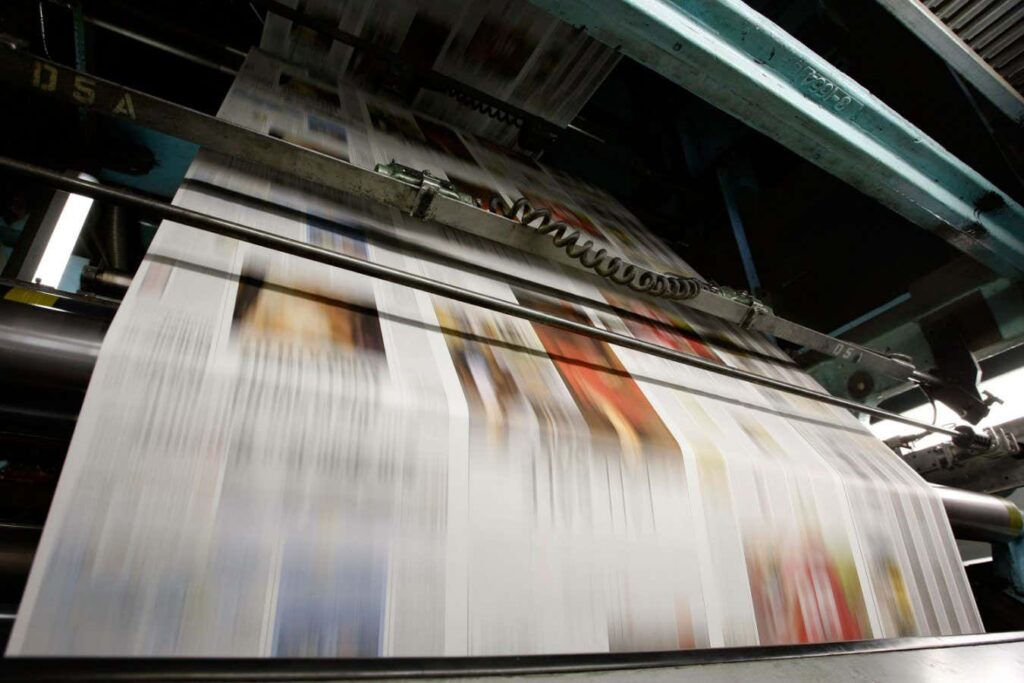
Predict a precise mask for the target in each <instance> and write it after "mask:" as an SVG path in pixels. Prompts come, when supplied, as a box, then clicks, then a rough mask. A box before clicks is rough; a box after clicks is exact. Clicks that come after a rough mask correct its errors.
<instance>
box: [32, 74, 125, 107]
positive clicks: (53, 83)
mask: <svg viewBox="0 0 1024 683" xmlns="http://www.w3.org/2000/svg"><path fill="white" fill-rule="evenodd" d="M60 81H61V72H60V71H59V70H58V69H57V67H55V66H53V65H52V64H47V63H45V62H40V61H36V62H34V63H33V65H32V87H34V88H38V89H39V90H42V91H43V92H48V93H55V92H56V91H57V86H58V84H59V83H60ZM66 82H67V81H65V83H66ZM97 85H98V84H97V83H96V81H95V80H93V79H92V78H89V77H88V76H83V75H82V74H75V75H74V76H73V77H71V90H70V94H71V99H72V100H74V101H75V102H77V103H78V104H81V105H85V106H93V105H96V106H97V108H100V109H105V108H109V110H110V112H111V113H113V114H116V115H118V116H124V117H127V118H129V119H134V118H135V103H134V102H133V101H132V96H131V94H130V93H127V92H121V91H118V90H113V91H111V90H104V91H103V94H104V95H105V97H104V98H101V101H100V102H99V103H98V104H97V90H96V88H97ZM64 95H65V96H66V95H67V90H66V89H65V91H64ZM111 101H112V102H113V103H112V104H110V102H111Z"/></svg>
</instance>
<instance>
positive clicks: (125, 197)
mask: <svg viewBox="0 0 1024 683" xmlns="http://www.w3.org/2000/svg"><path fill="white" fill-rule="evenodd" d="M0 168H2V169H6V170H8V171H13V172H16V173H19V174H22V175H26V176H29V177H33V178H36V179H38V180H41V181H44V182H46V183H48V184H50V185H53V186H54V187H57V188H60V189H63V190H66V191H68V192H74V193H77V194H83V195H86V196H90V197H93V198H96V199H103V200H106V201H109V202H112V203H120V204H127V205H131V206H136V207H139V208H143V209H146V210H148V211H150V212H152V213H153V214H154V215H158V216H160V217H161V218H164V219H166V220H170V221H174V222H178V223H181V224H183V225H188V226H192V227H195V228H199V229H201V230H206V231H207V232H212V233H214V234H218V235H222V236H224V237H230V238H233V239H237V240H241V241H243V242H248V243H249V244H254V245H256V246H260V247H266V248H268V249H273V250H275V251H280V252H282V253H285V254H291V255H293V256H299V257H302V258H307V259H310V260H312V261H316V262H319V263H325V264H327V265H331V266H335V267H338V268H344V269H346V270H350V271H353V272H356V273H360V274H362V275H367V276H369V277H374V278H379V279H382V280H387V281H389V282H394V283H396V284H399V285H403V286H406V287H411V288H413V289H418V290H421V291H424V292H428V293H430V294H436V295H438V296H442V297H446V298H449V299H454V300H456V301H461V302H463V303H467V304H472V305H475V306H480V307H482V308H487V309H489V310H492V311H497V312H499V313H504V314H506V315H511V316H513V317H516V318H522V319H523V320H529V321H530V322H534V323H539V324H542V325H550V326H552V327H557V328H560V329H563V330H567V331H569V332H574V333H577V334H582V335H586V336H590V337H594V338H596V339H600V340H601V341H604V342H607V343H609V344H615V345H617V346H621V347H624V348H628V349H633V350H635V351H641V352H643V353H649V354H651V355H654V356H658V357H660V358H665V359H667V360H671V361H675V362H678V363H682V364H684V365H689V366H692V367H696V368H700V369H702V370H707V371H709V372H712V373H714V374H718V375H723V376H726V377H732V378H734V379H739V380H743V381H746V382H750V383H752V384H757V385H760V386H763V387H767V388H769V389H775V390H778V391H782V392H785V393H789V394H794V395H796V396H802V397H804V398H808V399H811V400H815V401H819V402H821V403H827V404H829V405H834V406H837V407H840V408H846V409H847V410H852V411H855V412H859V413H866V414H868V415H872V416H875V417H880V418H883V419H888V420H894V421H896V422H900V423H903V424H907V425H910V426H913V427H916V428H918V429H923V430H926V431H929V432H934V433H938V434H945V435H947V436H957V435H958V434H959V432H957V431H956V430H953V429H948V428H945V427H937V426H935V425H931V424H928V423H926V422H921V421H918V420H913V419H911V418H908V417H904V416H903V415H898V414H896V413H890V412H888V411H886V410H881V409H879V408H874V407H871V406H866V405H862V404H860V403H857V402H856V401H850V400H848V399H843V398H838V397H836V396H832V395H831V394H825V393H821V392H818V391H814V390H812V389H807V388H806V387H801V386H797V385H794V384H789V383H787V382H782V381H779V380H776V379H771V378H769V377H764V376H762V375H758V374H755V373H752V372H747V371H745V370H741V369H739V368H732V367H727V366H724V365H719V364H717V363H713V362H711V361H708V360H705V359H703V358H698V357H696V356H688V355H686V354H684V353H680V352H678V351H675V350H673V349H669V348H666V347H664V346H659V345H657V344H651V343H648V342H645V341H640V340H638V339H634V338H632V337H627V336H625V335H621V334H617V333H615V332H609V331H607V330H602V329H599V328H596V327H592V326H590V325H585V324H582V323H578V322H574V321H570V320H565V319H563V318H559V317H557V316H553V315H549V314H547V313H542V312H540V311H535V310H532V309H530V308H526V307H524V306H520V305H519V304H514V303H511V302H509V301H505V300H504V299H499V298H496V297H492V296H487V295H484V294H478V293H477V292H473V291H470V290H467V289H463V288H461V287H455V286H453V285H448V284H445V283H442V282H438V281H436V280H431V279H429V278H425V277H422V276H419V275H415V274H413V273H407V272H405V271H401V270H397V269H395V268H390V267H388V266H384V265H381V264H378V263H372V262H370V261H365V260H363V259H358V258H354V257H352V256H348V255H345V254H340V253H338V252H335V251H331V250H329V249H323V248H321V247H317V246H313V245H310V244H306V243H304V242H299V241H297V240H292V239H288V238H286V237H281V236H280V235H275V234H273V233H269V232H265V231H263V230H259V229H256V228H252V227H249V226H245V225H240V224H238V223H233V222H231V221H226V220H223V219H220V218H216V217H214V216H209V215H206V214H203V213H199V212H196V211H192V210H189V209H184V208H181V207H178V206H173V205H171V204H166V203H164V202H160V201H156V200H153V199H149V198H147V197H142V196H140V195H136V194H133V193H131V192H126V191H124V190H117V189H114V188H110V187H104V186H102V185H97V184H94V183H89V182H85V181H82V180H78V179H76V178H71V177H68V176H64V175H61V174H59V173H55V172H54V171H51V170H48V169H45V168H42V167H39V166H35V165H33V164H27V163H24V162H21V161H16V160H14V159H10V158H7V157H0Z"/></svg>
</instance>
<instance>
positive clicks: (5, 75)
mask: <svg viewBox="0 0 1024 683" xmlns="http://www.w3.org/2000/svg"><path fill="white" fill-rule="evenodd" d="M0 82H3V83H5V84H7V85H11V86H15V87H20V88H25V89H28V90H30V91H32V92H34V93H37V94H41V95H45V96H48V97H52V98H55V99H57V100H60V101H63V102H66V103H68V104H72V105H76V106H79V107H83V108H86V109H88V110H90V111H92V112H95V113H98V114H101V115H104V116H108V117H112V118H121V119H125V120H129V121H132V122H134V123H137V124H140V125H143V126H146V127H148V128H151V129H153V130H156V131H159V132H162V133H165V134H168V135H172V136H175V137H178V138H181V139H184V140H188V141H191V142H194V143H196V144H198V145H200V146H201V147H204V148H206V149H209V150H212V151H215V152H218V153H221V154H225V155H227V156H230V157H233V158H235V159H239V160H241V161H245V162H249V163H254V164H257V165H260V166H263V167H267V168H269V169H271V170H273V171H277V172H281V173H285V174H289V175H291V176H294V177H296V178H299V179H301V180H303V181H307V182H311V183H315V184H318V185H321V186H324V187H327V188H330V189H334V190H338V191H342V192H347V193H349V194H352V195H356V196H358V197H363V198H367V199H371V200H373V201H376V202H379V203H382V204H385V205H387V206H390V207H394V208H397V209H399V210H401V211H403V212H404V213H407V214H409V215H413V216H416V217H418V218H421V219H423V220H432V221H436V222H438V223H441V224H443V225H447V226H450V227H453V228H458V229H460V230H463V231H465V232H468V233H471V234H474V235H477V236H480V237H483V238H485V239H490V240H494V241H497V242H501V243H503V244H506V245H509V246H511V247H514V248H517V249H521V250H524V251H527V252H529V253H532V254H537V255H540V256H543V257H545V258H547V259H549V260H552V261H555V262H558V263H561V264H564V265H568V266H570V267H573V268H576V269H580V270H584V271H586V270H587V269H586V268H585V267H584V266H582V265H581V264H580V263H579V261H577V260H576V259H574V258H571V257H570V256H569V255H567V254H566V253H565V252H564V251H562V250H558V249H553V248H551V245H550V240H549V239H548V238H546V237H545V236H544V235H542V234H539V233H537V232H536V231H534V230H532V229H530V228H528V227H525V226H524V225H523V224H522V223H521V222H519V221H516V220H512V219H510V218H506V217H505V216H502V215H499V214H498V213H493V212H490V211H485V210H483V209H480V208H478V207H476V206H474V205H472V204H470V203H467V202H466V201H464V200H463V199H461V198H459V196H458V194H459V193H457V192H455V193H453V192H443V191H439V188H438V187H437V186H436V184H433V183H429V182H424V180H425V178H420V179H419V180H417V179H416V178H414V177H410V178H404V179H403V178H397V177H394V174H387V173H378V172H374V171H369V170H365V169H362V168H359V167H358V166H354V165H352V164H350V163H347V162H345V161H342V160H341V159H337V158H335V157H331V156H328V155H326V154H322V153H319V152H315V151H312V150H308V149H306V148H304V147H300V146H298V145H295V144H292V143H289V142H286V141H284V140H280V139H277V138H274V137H271V136H269V135H264V134H263V133H261V132H258V131H255V130H250V129H248V128H244V127H242V126H239V125H236V124H233V123H230V122H228V121H225V120H222V119H218V118H215V117H213V116H208V115H206V114H203V113H200V112H197V111H194V110H191V109H188V108H186V107H182V106H180V105H177V104H174V103H172V102H168V101H166V100H162V99H159V98H156V97H153V96H151V95H147V94H145V93H142V92H139V91H137V90H132V89H129V88H125V87H122V86H120V85H117V84H115V83H112V82H110V81H105V80H103V79H101V78H96V77H94V76H90V75H88V74H84V73H81V72H78V71H75V70H74V69H71V68H68V67H64V66H61V65H58V64H55V63H54V62H51V61H48V60H45V59H41V58H37V57H34V56H32V55H30V54H27V53H24V52H20V51H16V50H4V51H3V52H0ZM588 272H589V271H588ZM681 303H684V304H685V305H687V306H688V307H690V308H693V309H695V310H698V311H701V312H703V313H707V314H710V315H713V316H716V317H718V318H721V319H723V320H726V321H729V322H732V323H736V324H739V325H741V326H742V327H744V328H746V329H751V330H756V331H759V332H763V333H766V334H769V335H772V336H775V337H777V338H779V339H784V340H786V341H789V342H792V343H794V344H798V345H801V346H805V347H807V348H810V349H813V350H815V351H818V352H821V353H824V354H827V355H829V356H833V357H836V358H840V359H843V360H846V361H849V362H850V363H853V364H855V365H858V366H860V367H863V368H865V369H866V370H868V371H872V372H878V373H881V374H885V375H888V376H891V377H895V378H898V379H901V380H905V381H911V382H917V383H921V384H928V385H940V384H942V380H940V379H939V378H937V377H934V376H932V375H930V374H928V373H925V372H922V371H920V370H918V369H916V368H915V367H914V365H913V364H912V363H910V362H907V361H906V360H904V359H902V358H897V357H890V356H888V355H885V354H882V353H879V352H877V351H874V350H871V349H868V348H865V347H862V346H859V345H857V344H852V343H850V342H846V341H843V340H839V339H836V338H834V337H830V336H828V335H825V334H822V333H820V332H817V331H815V330H812V329H810V328H807V327H804V326H802V325H798V324H796V323H794V322H792V321H789V320H785V319H783V318H780V317H778V316H776V315H775V314H774V313H772V312H771V310H769V309H768V308H766V307H765V306H763V305H761V304H759V303H758V302H756V301H753V300H751V299H749V298H746V297H731V296H729V295H727V294H726V293H724V292H723V291H722V290H720V289H718V288H717V287H713V286H710V285H709V286H704V287H701V288H700V291H699V292H698V293H697V295H696V296H694V297H692V298H690V299H687V300H685V301H682V302H681Z"/></svg>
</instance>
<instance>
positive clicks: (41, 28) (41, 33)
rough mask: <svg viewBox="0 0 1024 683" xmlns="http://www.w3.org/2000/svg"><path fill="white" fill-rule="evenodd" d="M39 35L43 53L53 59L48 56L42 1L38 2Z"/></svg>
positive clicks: (48, 57)
mask: <svg viewBox="0 0 1024 683" xmlns="http://www.w3.org/2000/svg"><path fill="white" fill-rule="evenodd" d="M39 36H40V37H41V38H42V39H43V53H44V54H45V55H46V58H47V59H53V57H51V56H50V46H49V45H48V44H47V42H46V17H45V16H44V14H43V3H42V1H41V0H40V2H39Z"/></svg>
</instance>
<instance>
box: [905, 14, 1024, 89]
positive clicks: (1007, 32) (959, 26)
mask: <svg viewBox="0 0 1024 683" xmlns="http://www.w3.org/2000/svg"><path fill="white" fill-rule="evenodd" d="M924 4H925V5H926V6H927V7H928V9H930V10H931V11H932V12H933V13H934V14H935V16H937V17H938V18H939V19H940V20H942V21H943V22H944V23H945V24H946V25H947V26H949V28H950V29H952V30H953V31H954V32H956V34H957V35H958V36H960V38H961V39H962V40H963V41H964V42H965V43H967V44H968V45H970V46H971V48H972V49H973V50H974V51H975V52H977V53H978V55H980V56H981V57H982V58H983V59H984V60H985V61H986V62H988V63H989V64H990V65H991V66H992V67H993V68H994V69H995V70H996V71H998V72H999V73H1000V75H1001V76H1002V77H1003V78H1005V79H1006V80H1007V82H1009V83H1010V85H1012V86H1013V87H1014V88H1016V90H1017V91H1018V92H1021V93H1024V0H924Z"/></svg>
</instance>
